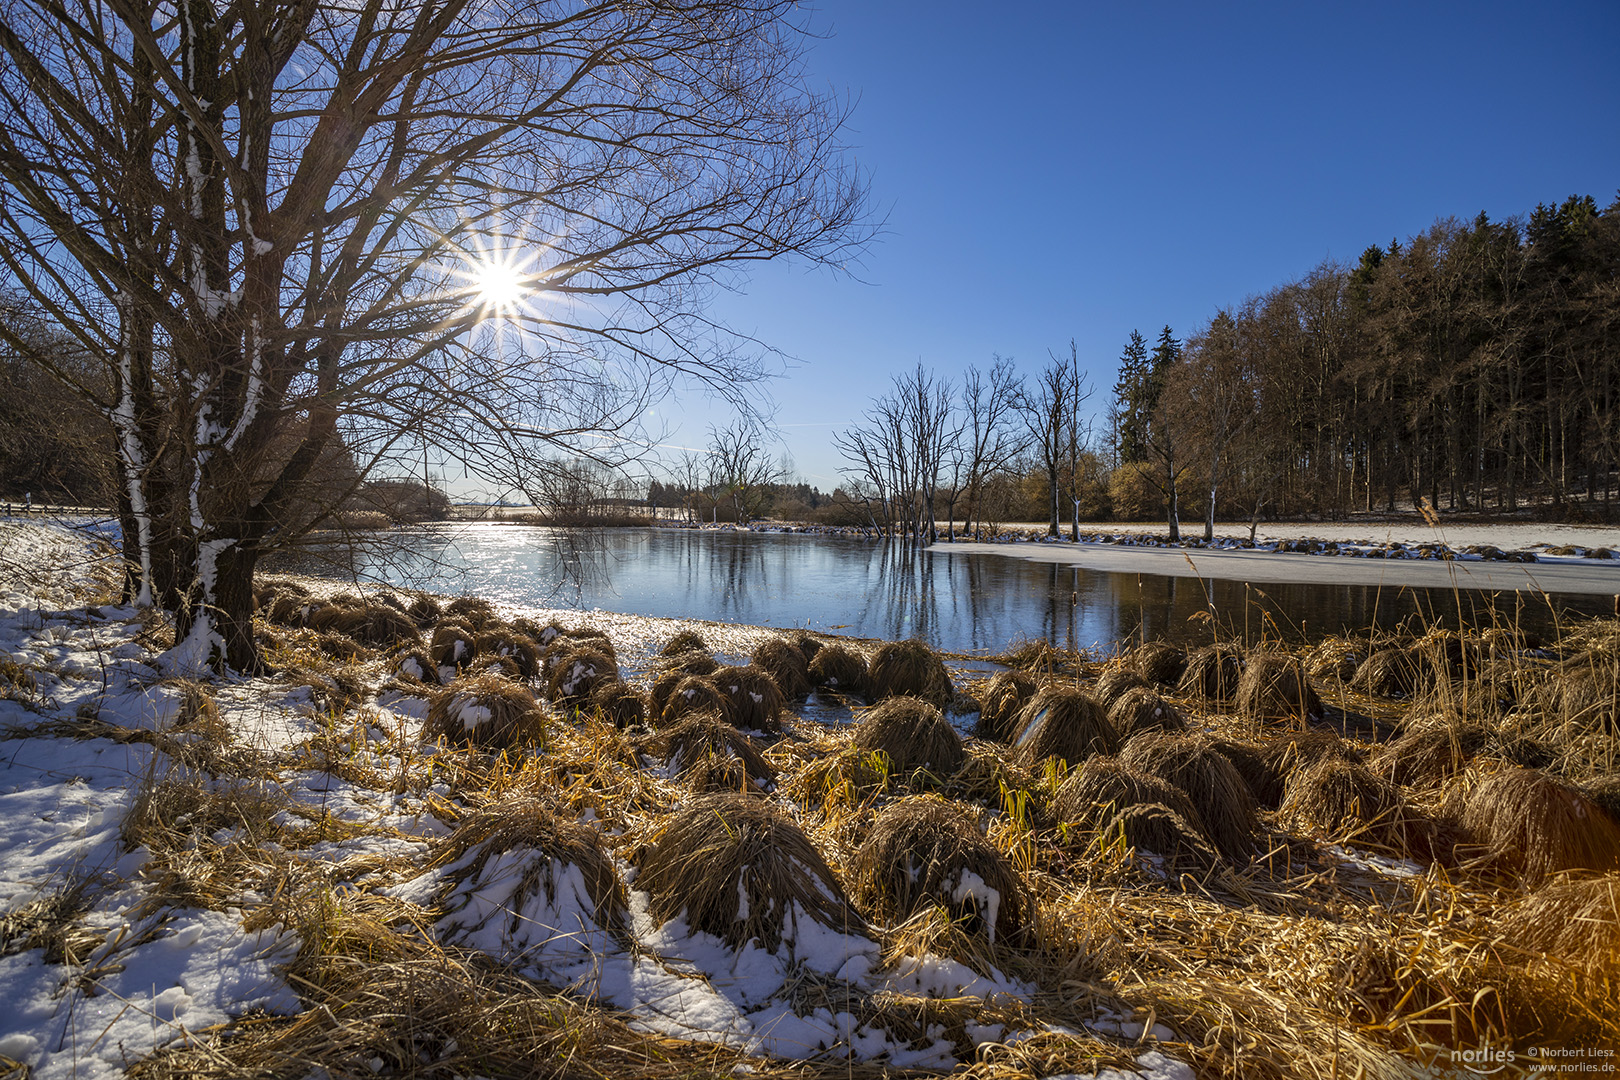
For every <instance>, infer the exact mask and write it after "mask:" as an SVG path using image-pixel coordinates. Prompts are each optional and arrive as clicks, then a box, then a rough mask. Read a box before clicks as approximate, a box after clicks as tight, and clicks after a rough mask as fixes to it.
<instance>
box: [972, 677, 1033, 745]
mask: <svg viewBox="0 0 1620 1080" xmlns="http://www.w3.org/2000/svg"><path fill="white" fill-rule="evenodd" d="M1035 688H1036V682H1035V679H1034V677H1033V676H1031V675H1027V674H1025V673H1024V672H1022V671H999V672H997V673H996V674H995V675H994V676H992V677H991V679H990V682H989V684H988V685H986V687H985V689H984V694H983V698H984V700H983V701H982V702H981V703H980V706H979V719H978V720H977V722H976V723H975V725H974V729H973V734H975V735H977V736H978V737H979V738H981V739H990V740H992V741H994V742H1001V743H1005V742H1011V741H1012V739H1013V736H1014V735H1015V734H1017V723H1018V714H1019V713H1020V712H1021V711H1023V708H1024V705H1025V704H1027V703H1028V701H1029V699H1030V698H1032V697H1034V696H1035Z"/></svg>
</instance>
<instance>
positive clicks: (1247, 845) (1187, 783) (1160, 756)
mask: <svg viewBox="0 0 1620 1080" xmlns="http://www.w3.org/2000/svg"><path fill="white" fill-rule="evenodd" d="M1120 760H1121V762H1123V763H1124V764H1125V765H1128V766H1131V767H1132V768H1135V769H1138V770H1140V771H1141V772H1145V773H1147V774H1149V775H1151V776H1157V777H1158V778H1159V779H1161V780H1163V781H1165V782H1166V783H1168V784H1170V785H1171V786H1173V787H1176V788H1179V789H1181V790H1182V791H1184V792H1186V793H1187V797H1188V799H1189V800H1190V801H1191V802H1192V804H1193V807H1194V808H1195V809H1196V810H1197V811H1198V817H1199V820H1200V821H1201V822H1202V823H1203V826H1204V828H1205V830H1206V831H1207V834H1208V836H1209V838H1210V840H1212V841H1213V842H1214V844H1215V846H1216V848H1218V849H1219V850H1220V852H1221V854H1223V855H1225V856H1226V857H1227V858H1229V859H1234V860H1238V861H1242V862H1246V861H1247V860H1248V859H1249V857H1250V856H1251V855H1253V854H1254V850H1255V843H1256V838H1257V836H1258V833H1259V820H1258V818H1257V817H1256V808H1255V802H1254V795H1253V793H1252V792H1251V791H1250V790H1249V786H1248V785H1247V784H1246V783H1244V781H1243V777H1242V776H1240V775H1238V771H1237V770H1236V769H1235V768H1233V766H1232V763H1231V762H1230V761H1228V760H1227V759H1226V758H1225V757H1224V756H1223V755H1222V754H1221V753H1220V751H1219V750H1217V749H1216V748H1215V747H1214V745H1213V744H1212V742H1211V741H1210V740H1209V739H1207V738H1205V737H1203V736H1199V735H1144V736H1143V737H1141V738H1139V739H1134V740H1132V741H1131V744H1130V745H1129V746H1127V747H1126V748H1125V752H1124V753H1123V754H1122V755H1121V756H1120Z"/></svg>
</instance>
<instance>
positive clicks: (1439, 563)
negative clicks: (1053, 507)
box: [926, 541, 1620, 597]
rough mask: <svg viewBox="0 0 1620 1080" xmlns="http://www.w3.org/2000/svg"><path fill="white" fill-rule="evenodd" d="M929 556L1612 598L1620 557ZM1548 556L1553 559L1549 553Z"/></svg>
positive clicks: (1031, 550)
mask: <svg viewBox="0 0 1620 1080" xmlns="http://www.w3.org/2000/svg"><path fill="white" fill-rule="evenodd" d="M926 550H927V551H929V552H930V553H932V554H945V555H950V554H960V555H1003V556H1007V557H1010V558H1016V559H1026V560H1029V561H1031V562H1041V563H1060V564H1063V565H1071V566H1078V567H1080V568H1082V569H1085V570H1094V571H1101V572H1106V573H1115V574H1157V575H1161V576H1166V577H1180V578H1189V577H1193V578H1219V579H1222V580H1226V581H1247V582H1252V583H1255V584H1267V585H1279V584H1294V583H1309V584H1313V585H1369V586H1390V587H1392V588H1407V587H1410V588H1440V589H1447V588H1463V589H1470V590H1480V591H1486V592H1538V593H1571V594H1579V595H1586V596H1609V595H1614V596H1616V597H1620V563H1612V562H1606V561H1599V560H1596V559H1583V558H1574V557H1572V558H1568V559H1561V560H1560V561H1558V562H1551V561H1543V560H1539V559H1538V560H1537V561H1536V562H1534V563H1519V562H1508V561H1488V560H1464V559H1455V558H1453V559H1445V558H1440V557H1428V558H1421V557H1419V558H1394V559H1389V558H1384V559H1368V558H1349V557H1344V556H1340V557H1336V558H1326V559H1324V558H1321V557H1320V556H1316V555H1311V554H1304V553H1296V552H1286V551H1276V550H1263V549H1259V548H1255V549H1246V550H1218V549H1210V548H1197V549H1193V548H1178V547H1168V548H1166V547H1152V546H1147V545H1130V546H1115V545H1112V544H1096V543H1092V544H1088V543H1085V542H1081V543H1079V544H1074V543H1068V542H1066V543H1063V544H1056V543H1039V544H1030V543H1025V544H999V543H973V542H964V541H956V542H954V543H935V544H932V545H930V546H929V547H928V548H927V549H926ZM1555 558H1556V557H1555Z"/></svg>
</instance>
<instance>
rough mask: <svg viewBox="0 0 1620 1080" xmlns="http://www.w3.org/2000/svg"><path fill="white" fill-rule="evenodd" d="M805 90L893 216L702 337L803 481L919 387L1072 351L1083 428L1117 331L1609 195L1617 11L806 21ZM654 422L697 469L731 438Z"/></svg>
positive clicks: (946, 11)
mask: <svg viewBox="0 0 1620 1080" xmlns="http://www.w3.org/2000/svg"><path fill="white" fill-rule="evenodd" d="M812 23H813V25H815V26H816V27H817V28H819V29H820V30H822V31H824V32H826V33H827V34H829V35H830V36H829V37H827V38H826V39H825V40H821V41H818V42H816V43H815V44H814V47H813V50H812V52H811V55H810V58H809V63H810V68H811V71H812V75H813V78H814V79H815V80H816V81H817V82H818V83H819V84H823V85H827V86H830V87H832V88H834V89H836V90H838V91H839V92H841V93H844V94H847V95H848V96H850V97H852V98H854V99H856V106H855V111H854V116H853V119H852V121H851V124H850V129H849V141H850V143H851V144H852V146H853V147H854V149H855V153H856V156H857V158H858V160H859V161H860V164H861V166H862V168H863V169H865V170H867V172H868V173H869V174H870V180H871V186H872V194H873V199H874V204H875V206H876V207H877V209H878V211H879V212H880V213H882V214H884V215H885V216H886V217H887V221H888V225H887V228H886V230H885V233H884V235H883V236H882V238H881V239H880V240H879V241H878V242H877V243H876V244H874V245H873V246H872V247H871V249H870V250H869V252H868V253H867V255H866V258H865V259H864V261H863V263H862V264H861V265H860V266H859V267H858V268H857V273H858V275H859V280H857V279H852V278H850V277H840V276H838V275H835V274H830V273H828V272H826V271H822V270H810V271H807V270H806V269H805V268H804V267H802V266H792V265H779V266H770V267H766V268H764V269H762V270H759V271H756V272H755V273H754V274H753V275H752V277H751V278H750V280H749V282H748V283H747V285H746V287H745V289H744V291H742V292H739V293H736V294H726V295H723V296H721V297H720V298H719V300H718V302H717V306H716V310H717V311H718V313H719V314H720V315H721V316H722V317H723V318H724V319H725V320H726V321H728V322H729V323H730V324H731V325H732V326H733V327H735V328H736V329H739V330H742V331H744V332H748V333H752V334H755V335H757V336H759V337H760V338H761V339H763V340H764V341H767V342H769V343H770V344H771V345H773V346H775V347H776V348H778V349H780V350H782V351H783V352H784V353H786V354H788V355H789V356H791V357H793V358H794V360H793V362H792V363H790V364H788V365H787V366H786V368H785V370H784V372H783V375H782V377H781V378H779V379H777V380H775V381H774V384H773V385H772V387H771V393H772V394H773V395H774V397H775V398H776V400H777V401H778V402H779V403H780V405H781V407H780V411H779V413H778V416H777V419H778V423H779V424H780V426H781V431H782V435H783V439H784V443H785V445H786V448H787V449H788V451H789V452H790V453H791V454H792V456H793V459H794V461H795V464H796V466H797V468H798V471H799V473H801V474H802V475H803V476H804V478H805V479H807V480H809V481H810V482H811V483H814V484H816V485H817V486H819V487H822V488H823V489H830V488H831V487H832V486H833V485H834V484H836V483H837V481H838V475H837V471H836V470H837V467H838V465H839V461H838V458H837V455H836V453H835V452H834V451H833V450H832V449H831V447H830V437H831V434H832V432H833V431H835V430H837V429H838V428H841V427H847V426H849V425H850V424H851V423H854V422H856V421H857V420H858V418H859V415H860V412H861V410H862V409H864V408H865V407H866V406H867V405H868V404H869V402H870V400H871V399H872V398H874V397H875V396H877V395H878V394H881V393H883V392H884V391H885V390H886V389H887V387H888V385H889V380H890V378H891V377H892V376H893V375H894V374H896V373H898V372H900V371H903V370H906V369H908V368H910V367H911V366H912V365H914V364H915V363H917V362H918V361H919V360H921V361H922V362H923V363H925V364H927V365H929V366H931V367H934V368H937V369H938V370H940V371H942V372H944V373H947V374H950V375H952V376H953V377H954V376H956V375H958V374H959V373H960V372H961V371H962V370H963V369H964V368H965V367H966V366H967V365H968V364H970V363H976V364H979V365H980V366H981V367H985V366H988V364H989V362H990V359H991V355H992V354H993V353H1000V354H1001V355H1003V356H1011V357H1013V358H1015V359H1016V360H1017V362H1018V363H1019V366H1020V367H1021V368H1023V369H1025V370H1026V371H1028V370H1034V369H1036V368H1038V367H1039V366H1040V365H1041V364H1042V363H1043V362H1044V361H1045V359H1046V357H1047V353H1048V350H1053V351H1058V350H1062V351H1065V352H1066V351H1067V348H1068V342H1069V341H1070V339H1071V338H1072V339H1073V340H1074V341H1075V343H1076V345H1077V347H1078V349H1079V352H1080V356H1081V359H1082V363H1083V364H1085V365H1086V366H1088V367H1089V368H1090V370H1091V373H1092V380H1093V383H1094V384H1095V386H1096V394H1095V395H1094V397H1093V399H1092V404H1093V405H1095V406H1097V407H1099V408H1101V407H1102V406H1103V405H1104V404H1105V399H1106V398H1107V396H1108V394H1109V391H1110V389H1111V387H1112V384H1113V379H1114V373H1115V369H1116V366H1117V361H1118V357H1119V354H1120V351H1121V349H1122V348H1123V346H1124V344H1125V341H1126V339H1127V337H1128V336H1129V334H1130V331H1131V330H1132V329H1133V328H1135V329H1140V330H1141V331H1142V333H1143V335H1144V336H1146V337H1147V338H1148V339H1149V340H1150V341H1151V340H1152V339H1153V337H1154V336H1155V335H1156V334H1157V332H1158V330H1159V328H1160V327H1162V326H1163V325H1165V324H1166V323H1168V324H1170V325H1171V326H1172V327H1173V328H1174V329H1175V331H1176V332H1177V334H1178V335H1181V336H1184V335H1185V334H1186V333H1187V331H1189V330H1191V329H1192V328H1194V327H1195V326H1196V325H1197V324H1199V323H1201V322H1203V321H1205V320H1207V319H1208V318H1209V317H1210V316H1211V315H1212V314H1214V312H1215V310H1216V309H1217V308H1219V307H1221V306H1225V305H1229V304H1235V303H1238V302H1240V301H1242V300H1243V298H1244V297H1246V296H1248V295H1250V294H1253V293H1256V292H1263V291H1265V290H1267V289H1269V288H1271V287H1273V286H1275V285H1279V284H1281V283H1283V282H1285V281H1287V280H1289V279H1291V278H1293V277H1295V276H1297V275H1300V274H1302V273H1304V272H1305V271H1307V270H1308V269H1310V268H1311V267H1312V266H1314V265H1316V264H1317V263H1318V262H1320V261H1321V260H1323V259H1325V258H1329V257H1331V258H1335V259H1340V260H1346V261H1353V260H1354V259H1356V258H1357V257H1358V256H1359V255H1360V253H1361V251H1362V250H1363V249H1364V248H1365V247H1366V246H1367V245H1369V244H1387V243H1388V242H1389V241H1390V240H1391V239H1392V238H1395V237H1399V238H1402V239H1404V238H1405V237H1407V236H1409V235H1411V234H1413V233H1416V232H1419V231H1421V230H1423V229H1425V228H1427V227H1428V226H1429V225H1430V224H1432V223H1433V222H1434V221H1435V220H1436V219H1437V218H1441V217H1446V216H1452V215H1455V216H1458V217H1464V218H1471V217H1472V216H1473V215H1475V214H1477V213H1478V212H1479V211H1481V210H1484V211H1486V212H1487V213H1489V214H1490V215H1491V216H1492V217H1493V218H1501V217H1507V216H1510V215H1514V214H1522V213H1526V212H1528V211H1529V210H1530V209H1531V208H1532V207H1534V206H1535V205H1536V203H1538V202H1552V201H1558V200H1562V199H1563V198H1564V197H1566V196H1568V195H1570V194H1575V193H1579V194H1590V195H1592V196H1594V197H1595V198H1597V200H1598V201H1599V203H1600V204H1603V205H1606V204H1607V203H1608V202H1610V201H1611V200H1612V199H1613V198H1614V197H1615V194H1616V189H1617V188H1620V119H1617V118H1620V2H1616V0H1603V2H1592V3H1575V2H1567V3H1556V2H1553V3H1538V4H1534V5H1532V4H1506V3H1490V2H1475V3H1468V4H1404V3H1403V4H1376V3H1374V4H1356V5H1348V4H1344V5H1327V4H1297V3H1296V4H1259V3H1254V4H1245V3H1225V4H1214V3H1199V4H1191V3H1185V4H1183V3H1154V4H1145V3H1144V4H1133V3H1123V4H1122V3H1110V4H1092V3H1072V4H1059V3H1026V4H1009V5H997V6H994V7H992V6H991V5H985V4H967V3H956V2H937V0H935V2H928V3H911V2H892V0H829V2H825V3H822V4H819V5H818V6H817V7H816V8H815V9H814V14H813V15H812ZM659 417H660V418H661V419H662V420H663V421H664V422H665V423H667V424H669V425H671V426H672V427H673V429H674V431H673V436H672V438H671V440H670V441H671V442H674V443H679V444H683V445H687V446H701V445H703V442H704V439H705V428H706V426H707V425H708V424H709V423H712V422H724V420H725V419H726V417H727V414H726V412H725V411H724V410H722V409H718V408H717V407H716V406H715V405H714V404H713V403H711V402H707V401H705V400H704V399H703V398H702V396H701V395H699V394H696V393H692V394H687V395H683V396H681V397H679V398H677V399H675V400H672V401H670V402H666V403H665V405H664V406H663V407H662V408H661V409H660V411H659Z"/></svg>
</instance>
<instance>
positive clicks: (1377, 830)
mask: <svg viewBox="0 0 1620 1080" xmlns="http://www.w3.org/2000/svg"><path fill="white" fill-rule="evenodd" d="M1282 817H1283V819H1284V820H1285V821H1287V822H1289V823H1290V824H1291V825H1293V826H1294V827H1295V828H1296V829H1298V830H1300V831H1302V832H1304V833H1306V834H1309V833H1312V832H1316V833H1321V834H1325V835H1328V836H1333V837H1339V836H1350V837H1361V838H1372V839H1373V840H1374V841H1375V842H1378V843H1381V844H1384V845H1386V846H1388V845H1391V844H1393V845H1403V846H1404V845H1405V844H1406V842H1407V841H1408V836H1407V833H1408V831H1409V830H1412V831H1414V832H1415V831H1416V830H1417V828H1418V823H1417V822H1416V821H1415V819H1414V818H1413V815H1412V811H1411V809H1410V808H1409V807H1408V806H1407V805H1406V801H1405V800H1404V799H1403V798H1401V793H1400V790H1399V789H1398V788H1396V787H1395V785H1394V784H1391V783H1390V782H1389V781H1388V780H1385V779H1383V778H1382V777H1379V776H1377V775H1376V774H1374V773H1373V772H1372V771H1371V770H1370V769H1368V768H1367V767H1366V766H1365V765H1362V764H1359V763H1358V762H1354V761H1347V760H1345V759H1344V758H1342V757H1335V756H1328V757H1323V758H1320V759H1319V760H1317V761H1316V762H1314V763H1313V764H1311V765H1309V766H1307V767H1302V768H1298V769H1296V770H1295V771H1293V772H1292V773H1291V774H1290V776H1289V777H1288V783H1287V791H1286V793H1285V794H1284V796H1283V801H1282ZM1414 838H1415V837H1414Z"/></svg>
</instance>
